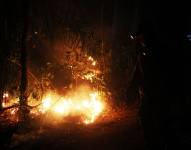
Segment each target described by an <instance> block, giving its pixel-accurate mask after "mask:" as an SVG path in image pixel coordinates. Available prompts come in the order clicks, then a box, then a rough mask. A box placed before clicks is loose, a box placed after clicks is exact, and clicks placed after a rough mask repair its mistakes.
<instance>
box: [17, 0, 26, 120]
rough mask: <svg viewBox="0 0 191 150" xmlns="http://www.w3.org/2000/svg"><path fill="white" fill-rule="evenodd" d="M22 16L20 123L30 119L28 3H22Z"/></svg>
mask: <svg viewBox="0 0 191 150" xmlns="http://www.w3.org/2000/svg"><path fill="white" fill-rule="evenodd" d="M22 10H23V12H22V14H23V16H22V17H23V33H22V39H21V58H20V64H21V82H20V98H19V100H20V121H21V122H22V123H24V122H26V120H27V119H28V108H27V50H26V48H27V46H26V45H27V44H26V39H27V31H28V1H23V3H22Z"/></svg>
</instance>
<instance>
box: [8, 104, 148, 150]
mask: <svg viewBox="0 0 191 150" xmlns="http://www.w3.org/2000/svg"><path fill="white" fill-rule="evenodd" d="M137 112H138V111H137V109H135V108H133V107H129V108H127V109H125V110H122V111H121V110H119V111H115V113H112V114H108V115H107V116H106V117H105V119H104V121H103V119H102V121H98V122H97V123H95V124H91V125H83V124H73V123H71V122H64V123H63V122H61V123H57V124H53V123H52V124H46V123H45V124H43V125H42V124H41V127H40V128H37V129H33V130H31V131H30V132H28V133H25V134H20V133H14V134H13V136H12V138H11V142H10V144H9V145H8V146H7V149H10V150H26V149H27V150H34V149H35V150H62V149H66V150H118V149H122V150H126V149H127V150H145V146H144V138H143V132H142V129H141V126H140V122H139V117H138V113H137Z"/></svg>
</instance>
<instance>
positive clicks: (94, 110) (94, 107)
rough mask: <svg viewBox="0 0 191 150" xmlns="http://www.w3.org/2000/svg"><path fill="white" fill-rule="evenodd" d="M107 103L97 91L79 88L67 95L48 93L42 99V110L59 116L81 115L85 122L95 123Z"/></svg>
mask: <svg viewBox="0 0 191 150" xmlns="http://www.w3.org/2000/svg"><path fill="white" fill-rule="evenodd" d="M82 91H83V90H82ZM104 108H105V104H104V102H103V99H102V96H101V95H100V94H99V93H98V92H97V91H90V90H87V89H84V91H83V92H81V90H77V91H76V92H75V93H72V94H70V95H68V96H66V97H64V96H60V95H58V94H55V93H48V94H47V96H45V97H44V99H43V100H42V105H41V108H40V111H41V112H42V113H45V112H47V111H49V112H51V113H52V114H53V115H55V116H57V117H67V116H79V117H80V118H81V119H82V122H83V123H85V124H90V123H93V122H94V121H95V120H96V119H97V117H98V116H99V115H100V114H101V113H102V112H103V111H104Z"/></svg>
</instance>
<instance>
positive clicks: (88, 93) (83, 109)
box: [3, 55, 107, 124]
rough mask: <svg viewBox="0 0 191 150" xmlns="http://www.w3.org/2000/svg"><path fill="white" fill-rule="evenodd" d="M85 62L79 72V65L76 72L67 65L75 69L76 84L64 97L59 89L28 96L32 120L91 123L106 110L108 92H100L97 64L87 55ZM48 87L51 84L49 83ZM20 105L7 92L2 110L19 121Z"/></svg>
mask: <svg viewBox="0 0 191 150" xmlns="http://www.w3.org/2000/svg"><path fill="white" fill-rule="evenodd" d="M84 58H85V59H84ZM83 60H85V61H86V62H81V63H84V66H83V67H82V69H84V70H82V69H81V70H79V68H76V66H75V69H74V67H73V66H72V65H73V64H70V63H67V65H68V67H69V68H71V69H72V77H73V80H74V82H75V85H71V87H70V88H68V90H67V92H65V93H64V94H63V93H60V92H59V93H58V92H57V91H56V89H52V90H50V89H51V88H47V89H45V92H44V93H43V94H41V95H40V96H38V97H34V94H35V91H34V90H33V91H32V93H30V94H29V96H28V104H27V105H28V107H29V108H30V113H29V115H30V117H31V118H35V117H40V116H43V117H46V118H47V121H48V120H50V121H52V120H65V119H66V120H68V118H78V119H77V120H76V122H77V123H84V124H91V123H94V122H95V121H96V119H97V118H98V117H99V116H100V115H102V113H104V112H105V111H106V109H107V102H106V93H104V91H101V90H99V85H98V84H99V83H98V82H97V81H96V80H97V79H99V78H100V75H101V71H100V70H99V67H98V65H97V61H96V60H94V59H93V57H92V56H88V55H85V56H83ZM47 82H48V81H47ZM47 85H49V86H50V85H51V84H50V83H47ZM36 92H38V91H36ZM39 98H40V99H39ZM14 106H15V107H14ZM17 106H19V98H18V97H13V96H12V95H10V94H9V93H8V92H5V93H4V95H3V108H5V109H6V108H10V110H9V111H8V113H9V114H10V118H17V119H15V121H18V117H16V116H17V115H18V108H17ZM12 107H13V108H12ZM13 116H14V117H13Z"/></svg>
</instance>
